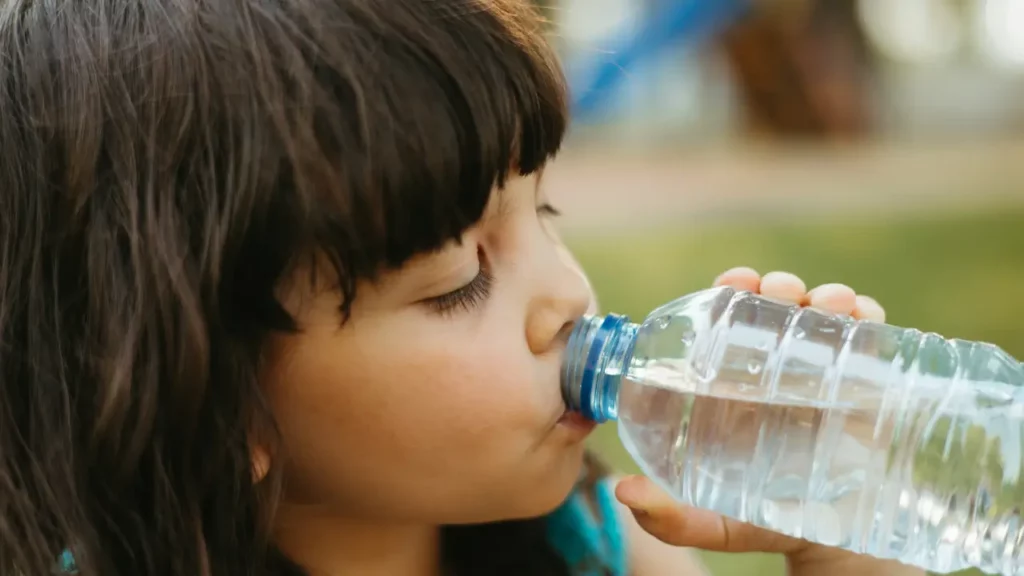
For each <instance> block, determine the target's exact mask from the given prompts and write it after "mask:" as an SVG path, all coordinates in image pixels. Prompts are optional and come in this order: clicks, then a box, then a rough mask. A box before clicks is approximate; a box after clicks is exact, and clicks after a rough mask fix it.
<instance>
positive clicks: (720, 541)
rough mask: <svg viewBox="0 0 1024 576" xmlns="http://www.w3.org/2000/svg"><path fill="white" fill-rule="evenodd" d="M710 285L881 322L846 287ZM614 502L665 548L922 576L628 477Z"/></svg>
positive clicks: (837, 572)
mask: <svg viewBox="0 0 1024 576" xmlns="http://www.w3.org/2000/svg"><path fill="white" fill-rule="evenodd" d="M715 285H716V286H732V287H734V288H737V289H741V290H749V291H751V292H755V293H761V294H764V295H766V296H771V297H773V298H776V299H781V300H789V301H792V302H794V303H797V304H800V305H802V306H812V307H815V308H819V309H822V310H826V311H829V312H832V313H836V314H847V315H851V316H853V317H854V318H858V319H861V320H873V321H877V322H882V321H884V320H885V311H884V310H883V309H882V307H881V306H879V305H878V303H877V302H875V301H874V300H872V299H871V298H868V297H866V296H858V295H857V293H856V292H854V291H853V290H852V289H851V288H850V287H848V286H844V285H842V284H825V285H822V286H819V287H817V288H815V289H813V290H810V291H808V290H807V288H806V286H805V284H804V282H803V281H802V280H801V279H800V278H798V277H796V276H794V275H792V274H788V273H785V272H772V273H770V274H766V275H765V276H764V277H763V278H762V277H761V275H759V274H758V273H757V272H755V271H754V270H751V269H749V268H734V269H732V270H729V271H728V272H725V273H724V274H722V275H721V276H719V277H718V279H717V280H715ZM616 496H617V497H618V499H619V500H620V501H621V502H622V503H623V504H625V505H626V506H627V507H629V508H630V509H631V510H632V512H633V515H634V517H636V520H637V523H638V524H640V526H641V527H642V528H643V529H644V530H646V531H647V532H649V533H651V534H652V535H654V536H655V537H656V538H658V539H659V540H661V541H663V542H666V543H668V544H672V545H676V546H685V547H692V548H700V549H703V550H714V551H720V552H774V553H780V554H785V555H786V557H787V560H788V563H789V567H790V573H791V574H794V575H803V576H810V575H812V574H813V575H819V574H827V575H828V576H846V575H847V574H849V575H855V574H856V575H858V576H859V575H862V574H875V575H878V576H895V575H904V574H905V575H923V574H924V571H922V570H918V569H916V568H910V567H908V566H905V565H903V564H899V563H896V562H891V561H882V560H876V559H874V558H869V557H866V556H859V555H856V554H853V553H850V552H847V551H843V550H839V549H835V548H829V547H826V546H821V545H817V544H812V543H810V542H807V541H805V540H800V539H797V538H791V537H789V536H784V535H782V534H778V533H775V532H771V531H768V530H765V529H763V528H758V527H755V526H753V525H750V524H744V523H742V522H739V521H736V520H733V519H729V518H725V517H723V516H721V515H719V514H717V513H714V512H710V511H707V510H699V509H696V508H691V507H688V506H682V505H680V504H679V503H678V502H676V501H675V500H673V499H672V498H671V497H670V496H669V495H668V494H665V493H664V492H663V491H661V490H660V489H659V488H658V487H657V486H655V485H654V483H652V482H651V481H650V480H648V479H646V478H643V477H631V478H627V479H625V480H623V481H622V482H620V483H619V485H618V488H617V489H616Z"/></svg>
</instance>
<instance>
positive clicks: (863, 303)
mask: <svg viewBox="0 0 1024 576" xmlns="http://www.w3.org/2000/svg"><path fill="white" fill-rule="evenodd" d="M857 309H858V310H859V311H860V313H861V316H863V317H865V318H869V319H871V320H875V321H876V322H885V308H882V305H881V304H879V303H878V302H877V301H876V300H875V299H874V298H871V297H870V296H857Z"/></svg>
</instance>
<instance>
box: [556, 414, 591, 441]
mask: <svg viewBox="0 0 1024 576" xmlns="http://www.w3.org/2000/svg"><path fill="white" fill-rule="evenodd" d="M558 426H559V427H560V428H565V429H567V430H569V431H571V432H573V433H575V434H577V435H579V436H580V437H581V438H585V437H586V436H587V435H589V434H590V433H591V432H593V431H594V428H597V422H594V421H593V420H591V419H589V418H586V417H584V416H583V415H582V414H580V413H579V412H576V411H569V410H566V411H565V413H564V414H562V417H561V418H559V419H558Z"/></svg>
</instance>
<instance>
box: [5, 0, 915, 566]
mask: <svg viewBox="0 0 1024 576" xmlns="http://www.w3.org/2000/svg"><path fill="white" fill-rule="evenodd" d="M0 54H2V55H3V66H2V67H0V110H2V114H0V386H2V392H0V408H2V414H0V572H2V573H3V574H24V575H41V574H47V573H50V572H51V571H52V570H54V569H62V570H64V571H67V572H74V571H77V572H78V573H79V574H82V575H83V576H98V575H103V576H117V575H125V576H136V575H150V574H153V575H160V574H167V575H174V576H183V575H193V574H198V575H204V576H208V575H217V576H222V575H231V576H235V575H243V574H251V575H267V576H270V575H274V576H284V575H301V574H308V575H343V574H344V575H347V574H357V575H360V576H372V575H375V574H389V575H402V576H419V575H439V574H451V575H460V576H461V575H505V574H507V575H512V574H517V575H518V574H526V575H568V574H609V575H620V574H625V573H627V572H628V573H631V574H635V575H640V576H651V575H655V574H674V575H678V574H697V573H698V572H699V567H698V566H697V565H696V563H695V562H694V561H693V560H692V557H691V555H690V553H688V552H687V551H686V550H685V548H683V547H682V546H688V545H698V546H703V547H706V548H721V549H727V550H735V551H742V550H755V549H769V550H775V551H780V552H784V553H788V554H790V558H791V560H792V565H793V570H794V572H801V571H803V572H804V573H807V574H811V573H813V574H826V573H827V574H829V575H830V576H837V575H838V574H840V573H842V571H843V570H847V571H848V573H857V574H862V573H872V574H883V573H896V571H898V570H900V568H899V567H897V566H895V565H892V564H887V563H881V562H875V561H871V560H867V559H861V558H855V557H853V556H851V555H847V554H842V553H839V552H831V551H828V550H825V549H822V548H815V547H811V546H808V545H803V544H801V543H799V542H795V541H791V540H788V539H784V538H781V537H777V536H772V535H770V534H768V533H765V532H763V531H758V530H755V529H752V528H750V527H745V526H740V525H736V524H734V523H730V522H725V521H723V520H721V519H719V518H717V517H714V516H709V515H708V514H707V513H699V512H694V511H685V510H681V509H680V508H678V507H676V506H674V505H671V504H670V503H666V500H664V495H662V494H659V493H657V492H656V491H654V490H652V489H651V486H650V484H648V483H646V482H645V481H642V480H630V481H627V482H625V483H623V484H622V485H621V486H620V487H619V498H620V499H621V500H622V501H623V502H625V503H627V504H630V505H631V506H632V507H633V508H634V511H635V514H636V518H638V519H639V523H638V522H636V521H634V517H633V515H630V514H620V513H619V512H618V508H616V507H615V505H613V504H612V503H611V502H612V499H611V497H610V492H609V490H610V488H609V487H608V482H607V481H606V480H605V479H604V477H603V476H602V474H603V472H602V470H601V469H600V467H599V466H597V464H595V463H594V462H592V461H590V460H589V459H585V457H584V447H583V440H584V438H585V437H586V436H587V433H588V432H589V431H590V430H591V428H592V425H591V424H589V423H586V422H582V421H580V420H579V418H577V417H575V416H572V415H566V414H565V413H564V409H563V406H562V402H561V400H560V397H559V387H558V367H559V363H560V360H561V356H562V353H563V348H564V344H565V341H566V337H567V334H568V333H569V329H570V327H571V326H572V323H573V322H574V321H575V320H576V319H577V318H578V317H579V316H580V315H581V314H583V313H584V312H585V311H586V310H587V308H588V305H590V303H591V302H592V296H591V293H590V290H589V288H588V286H587V284H586V283H585V281H584V280H583V278H582V276H581V275H580V274H579V273H578V269H577V267H576V265H575V264H574V262H573V261H572V259H571V257H570V256H569V255H568V254H567V253H566V251H565V250H564V248H563V247H562V245H561V243H560V241H559V240H558V237H557V235H556V233H555V231H554V229H553V228H552V226H551V224H550V223H549V218H550V216H551V215H553V214H555V213H556V212H555V210H554V208H552V206H551V204H550V203H549V200H548V198H547V195H546V193H545V192H544V191H543V189H541V188H539V186H538V181H539V174H540V172H541V169H542V167H543V166H544V164H545V163H546V162H547V161H548V160H549V159H550V158H551V157H552V156H553V155H554V154H555V152H556V151H557V150H558V147H559V144H560V143H561V140H562V136H563V133H564V131H565V127H566V106H565V92H564V87H563V85H562V79H561V76H560V73H559V69H558V66H557V64H556V63H555V61H554V59H553V58H552V56H551V53H550V52H549V50H548V48H547V46H545V44H544V42H543V41H542V39H541V37H540V33H539V28H538V23H537V22H536V19H535V17H534V15H533V14H532V13H531V11H530V10H529V9H528V8H527V7H525V6H524V5H522V4H520V3H519V1H518V0H487V1H485V0H89V1H63V2H57V1H53V0H7V1H6V2H4V3H3V4H2V7H0ZM721 281H722V282H727V283H732V284H737V285H745V286H747V287H753V288H758V287H759V288H760V289H761V291H763V292H766V293H771V294H774V295H776V296H788V297H791V298H793V299H794V300H800V301H802V302H804V303H805V304H811V305H819V306H823V307H827V308H830V309H833V310H835V311H839V312H846V313H853V314H855V315H862V316H871V315H872V314H878V313H879V311H878V309H877V307H876V306H873V305H872V304H871V303H870V301H867V300H862V301H861V304H860V305H859V307H857V306H856V302H855V299H854V295H853V293H852V292H851V291H849V289H847V288H845V287H835V286H833V287H829V288H826V289H823V290H819V291H817V292H811V293H810V294H809V295H807V294H804V290H803V289H802V286H801V285H800V283H799V281H798V280H796V279H794V278H792V277H790V276H785V275H772V276H768V277H765V278H764V279H763V280H761V279H760V278H758V277H757V276H756V274H753V273H751V272H749V271H742V270H741V271H736V272H732V273H730V274H728V275H726V276H725V277H723V279H722V280H721ZM585 460H586V463H585ZM640 526H642V527H643V528H644V529H646V530H648V531H650V533H653V534H655V535H657V536H658V537H660V538H661V539H663V540H665V541H667V542H669V543H671V544H674V545H677V546H669V545H666V544H663V543H662V542H660V541H659V540H657V539H655V538H654V537H652V536H650V535H648V534H647V532H644V530H643V529H641V528H640ZM716 538H717V540H716Z"/></svg>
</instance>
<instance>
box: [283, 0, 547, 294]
mask: <svg viewBox="0 0 1024 576" xmlns="http://www.w3.org/2000/svg"><path fill="white" fill-rule="evenodd" d="M307 2H309V0H307ZM300 4H301V3H297V5H300ZM372 4H375V3H373V2H370V3H363V2H359V3H351V5H350V6H348V7H346V8H339V7H338V4H336V3H335V2H333V1H324V0H318V1H314V2H309V4H301V5H303V6H313V7H316V8H318V9H315V10H311V9H310V8H305V7H304V8H301V10H302V11H304V12H306V11H310V14H308V15H307V16H309V17H313V18H315V25H314V24H313V21H311V22H310V26H311V29H310V31H311V33H310V34H309V35H308V36H307V37H306V38H305V39H304V41H303V42H296V41H295V38H293V37H291V36H292V35H291V34H285V35H284V36H283V40H284V45H283V46H273V47H271V49H272V50H278V51H279V54H284V55H287V54H288V51H289V48H290V46H289V44H291V43H292V42H294V46H295V47H296V48H297V50H296V51H295V54H294V56H295V57H294V59H293V60H291V61H289V60H290V59H288V58H285V59H283V60H281V62H282V64H283V65H285V66H287V67H288V75H289V76H290V78H289V79H288V80H289V82H290V84H291V85H290V86H289V87H288V89H287V90H286V91H284V92H283V93H282V94H281V95H282V96H284V97H285V98H286V99H287V100H286V101H285V102H281V103H279V104H274V103H270V104H271V107H272V108H273V107H277V106H280V107H281V108H282V109H293V107H294V106H300V107H301V106H309V105H311V106H312V108H311V109H312V111H313V112H312V116H310V117H308V118H302V117H299V118H298V120H299V121H298V122H296V121H295V120H296V119H295V118H286V119H284V121H283V122H282V123H281V124H280V127H281V129H283V136H284V137H285V140H286V142H287V143H288V156H289V158H288V162H289V163H290V166H289V167H288V170H287V171H288V172H290V177H289V181H288V182H285V186H284V188H285V189H286V194H288V195H289V196H291V197H290V198H282V204H284V205H290V206H291V209H286V210H284V211H283V212H279V213H278V214H277V216H280V217H283V218H285V219H287V220H291V221H287V222H280V223H278V224H279V225H280V226H284V227H285V228H287V229H291V230H292V231H303V232H300V233H298V234H296V235H295V237H294V238H293V242H289V244H292V246H291V247H289V248H288V250H289V251H291V250H294V252H292V253H293V254H295V253H308V249H309V248H313V249H315V250H316V251H318V252H321V253H325V254H327V255H328V257H329V259H330V261H331V263H332V264H333V266H334V268H335V270H334V272H335V273H336V274H337V277H338V279H339V280H340V283H341V288H342V289H343V291H344V293H345V307H346V309H347V306H348V305H349V304H350V302H351V299H352V297H353V296H354V289H355V282H356V281H357V280H358V279H362V278H373V276H374V275H375V274H376V273H377V272H379V271H380V270H382V269H386V268H394V267H397V266H399V265H401V264H402V263H403V262H405V261H406V260H407V259H408V258H409V257H411V256H413V255H414V254H417V253H421V252H425V251H429V250H432V249H436V248H439V247H440V246H442V245H443V244H444V243H446V242H448V241H450V240H452V239H456V238H458V237H459V236H460V235H461V234H462V233H463V232H464V231H465V230H466V229H467V228H468V227H470V226H471V225H473V224H474V223H475V222H477V221H478V220H479V219H480V217H481V216H482V214H483V210H484V208H485V206H486V205H487V202H488V199H489V197H490V194H491V190H492V188H493V187H494V186H499V187H500V186H502V185H503V184H504V183H505V180H506V178H507V177H508V176H509V173H510V172H511V171H516V172H518V173H520V174H523V175H526V174H530V173H533V172H535V171H536V170H538V169H539V168H540V167H541V166H542V165H543V164H544V163H545V162H546V161H547V160H548V159H549V158H550V157H551V156H552V155H553V154H555V152H556V151H557V150H558V148H559V145H560V143H561V141H562V138H563V135H564V132H565V128H566V122H567V111H566V96H565V88H564V82H563V78H562V76H561V73H560V71H559V68H558V66H557V63H556V62H555V59H554V57H553V55H552V54H551V53H550V52H549V49H548V47H547V45H546V44H545V42H544V40H543V38H542V36H541V22H540V21H539V18H538V16H537V15H536V14H535V13H534V12H533V11H532V8H530V7H528V4H527V3H525V2H523V3H519V2H513V1H508V2H483V1H480V2H477V1H473V0H462V1H443V0H432V1H429V2H420V1H416V2H385V3H382V5H383V6H385V7H382V8H379V9H378V10H377V11H371V10H369V9H367V8H365V7H364V5H372ZM303 121H309V122H312V127H313V129H312V131H311V132H309V133H307V132H305V130H304V126H303V124H302V122H303ZM277 216H274V215H271V217H272V218H275V217H277Z"/></svg>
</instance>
